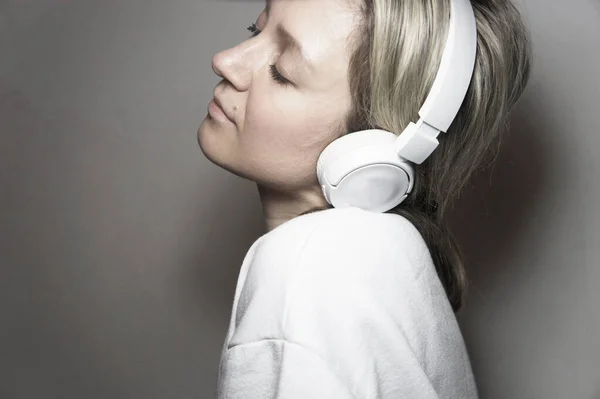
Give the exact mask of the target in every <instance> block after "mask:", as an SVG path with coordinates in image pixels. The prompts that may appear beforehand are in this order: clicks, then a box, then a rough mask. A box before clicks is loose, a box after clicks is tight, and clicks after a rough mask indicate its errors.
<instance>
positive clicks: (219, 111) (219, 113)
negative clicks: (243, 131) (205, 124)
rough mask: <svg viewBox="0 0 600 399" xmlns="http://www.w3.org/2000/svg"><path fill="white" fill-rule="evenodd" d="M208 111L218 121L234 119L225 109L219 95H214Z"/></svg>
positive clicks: (230, 121)
mask: <svg viewBox="0 0 600 399" xmlns="http://www.w3.org/2000/svg"><path fill="white" fill-rule="evenodd" d="M208 113H209V114H210V116H212V117H213V119H215V120H218V121H221V122H229V123H233V121H232V120H231V118H230V117H229V116H228V115H227V114H226V113H225V111H224V110H223V106H222V104H221V101H220V100H219V99H218V98H217V97H214V98H213V99H212V100H211V102H210V103H209V104H208Z"/></svg>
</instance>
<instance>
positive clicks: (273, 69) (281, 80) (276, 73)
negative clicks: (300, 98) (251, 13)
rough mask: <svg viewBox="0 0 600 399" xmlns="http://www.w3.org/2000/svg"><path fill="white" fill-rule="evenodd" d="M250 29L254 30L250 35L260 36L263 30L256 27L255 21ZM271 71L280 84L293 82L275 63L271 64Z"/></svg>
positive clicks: (285, 84) (284, 84)
mask: <svg viewBox="0 0 600 399" xmlns="http://www.w3.org/2000/svg"><path fill="white" fill-rule="evenodd" d="M248 30H249V31H250V32H252V36H250V37H255V36H258V34H259V33H260V32H261V30H260V29H258V28H257V27H256V24H254V23H253V24H252V25H250V26H249V27H248ZM269 71H270V72H271V76H272V77H273V79H274V80H275V81H276V82H277V83H278V84H280V85H283V86H287V85H289V84H291V82H290V81H289V80H287V79H286V78H284V77H283V76H282V75H281V73H279V71H278V70H277V67H276V66H275V65H274V64H271V65H269Z"/></svg>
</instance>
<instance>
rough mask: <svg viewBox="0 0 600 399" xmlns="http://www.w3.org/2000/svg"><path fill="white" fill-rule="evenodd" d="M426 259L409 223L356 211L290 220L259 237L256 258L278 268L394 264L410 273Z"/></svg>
mask: <svg viewBox="0 0 600 399" xmlns="http://www.w3.org/2000/svg"><path fill="white" fill-rule="evenodd" d="M427 255H429V251H428V249H427V245H426V243H425V241H424V240H423V238H422V236H421V234H420V233H419V231H418V230H417V228H416V227H415V226H414V225H413V224H412V223H411V222H410V221H409V220H407V219H406V218H404V217H402V216H400V215H397V214H391V213H375V212H369V211H365V210H362V209H360V208H356V207H350V208H333V209H328V210H324V211H319V212H315V213H310V214H306V215H302V216H298V217H296V218H294V219H291V220H289V221H287V222H286V223H284V224H282V225H280V226H278V227H277V228H276V229H274V230H272V231H271V232H269V233H268V234H266V235H265V236H263V237H262V239H261V242H260V243H259V245H258V246H257V250H256V254H255V256H257V257H258V259H261V258H264V257H267V258H270V259H272V260H276V261H277V263H279V264H281V262H282V261H285V260H286V259H288V260H289V259H290V258H293V259H297V260H300V257H302V258H303V261H302V263H307V262H309V263H310V264H315V263H318V264H323V263H326V264H327V267H328V268H329V269H332V270H334V269H338V268H345V269H347V268H348V267H351V266H352V265H357V266H358V267H360V268H361V269H367V268H368V267H369V265H370V266H371V267H374V266H375V265H378V266H379V267H385V265H392V264H393V265H395V266H394V267H399V266H402V264H404V265H405V266H410V267H411V268H412V269H414V268H415V267H416V268H418V265H419V264H420V263H421V262H422V260H423V258H424V257H426V256H427ZM304 267H310V265H309V266H304ZM413 271H414V270H413Z"/></svg>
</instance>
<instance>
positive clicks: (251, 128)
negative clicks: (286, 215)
mask: <svg viewBox="0 0 600 399" xmlns="http://www.w3.org/2000/svg"><path fill="white" fill-rule="evenodd" d="M324 111H326V110H323V109H319V107H315V106H311V105H309V104H307V102H306V101H301V99H298V98H294V96H292V95H289V96H287V97H285V98H284V97H283V95H280V96H278V97H275V96H272V97H268V98H260V99H259V98H249V100H248V103H247V106H246V114H245V118H244V125H243V129H242V131H241V132H240V133H239V140H240V149H241V151H242V154H243V155H242V156H243V158H244V159H245V160H246V162H247V163H248V164H247V166H249V167H251V168H252V169H254V171H255V172H257V173H261V174H262V175H263V176H264V177H265V178H266V179H268V180H269V181H272V182H280V183H282V184H288V183H290V184H300V183H302V184H306V183H307V182H312V181H313V180H315V179H316V169H315V167H316V166H315V165H316V162H317V158H318V157H319V154H320V152H321V150H322V149H323V148H324V147H325V146H326V144H327V143H328V139H329V137H330V136H331V132H330V130H331V129H330V127H329V125H330V124H331V121H330V120H329V119H331V116H328V115H327V112H324Z"/></svg>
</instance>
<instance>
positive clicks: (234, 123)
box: [198, 0, 358, 191]
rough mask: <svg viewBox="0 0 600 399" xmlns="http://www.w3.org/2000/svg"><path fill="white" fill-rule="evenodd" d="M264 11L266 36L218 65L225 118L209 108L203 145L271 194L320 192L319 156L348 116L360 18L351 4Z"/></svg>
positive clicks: (290, 0) (281, 3) (279, 1)
mask: <svg viewBox="0 0 600 399" xmlns="http://www.w3.org/2000/svg"><path fill="white" fill-rule="evenodd" d="M267 3H269V4H268V5H267V7H266V9H265V10H264V11H263V12H262V13H261V14H260V16H259V17H258V20H257V22H256V27H257V28H258V29H259V30H260V31H261V32H260V33H259V34H258V35H256V36H253V37H251V38H249V39H247V40H245V41H243V42H242V43H240V44H238V45H237V46H235V47H233V48H230V49H228V50H224V51H221V52H220V53H218V54H216V55H215V56H214V57H213V60H212V66H213V70H214V71H215V73H216V74H217V75H219V76H221V77H222V78H223V80H222V81H221V82H219V84H217V86H216V88H215V91H214V94H215V98H217V99H218V100H219V101H220V102H221V105H222V109H223V111H224V112H225V114H226V115H227V117H228V118H226V119H219V118H218V117H217V118H214V117H213V116H211V114H212V113H213V110H214V108H212V106H210V105H209V115H207V116H206V118H205V119H204V120H203V121H202V124H201V125H200V127H199V129H198V143H199V145H200V148H201V149H202V152H203V153H204V154H205V156H206V157H207V158H208V159H209V160H211V161H212V162H213V163H215V164H217V165H219V166H221V167H223V168H225V169H227V170H229V171H231V172H233V173H235V174H236V175H238V176H242V177H245V178H248V179H250V180H253V181H255V182H257V183H259V184H261V185H264V186H266V187H270V188H273V189H277V190H281V191H294V190H298V189H305V188H310V187H311V186H314V185H315V184H317V187H318V183H317V176H316V162H317V159H318V157H319V154H320V153H321V151H322V150H323V149H324V148H325V147H326V146H327V145H328V144H329V143H330V142H331V141H333V140H334V139H335V138H336V137H338V136H339V135H340V134H342V133H343V132H340V131H339V130H338V129H339V128H340V127H341V126H340V124H341V123H342V120H343V118H344V116H345V114H346V113H347V112H348V110H349V108H350V92H349V83H348V76H347V70H348V61H349V55H350V54H349V52H348V50H349V49H348V40H349V39H348V38H349V37H350V34H351V31H352V29H353V28H354V26H355V23H357V20H356V19H355V18H356V16H357V15H358V14H357V13H356V12H355V11H354V9H353V8H351V4H352V3H351V1H350V0H268V1H267ZM282 31H287V32H289V35H290V36H291V37H292V38H294V39H295V40H296V41H297V42H298V44H299V45H300V47H301V51H296V50H295V48H294V46H293V45H292V41H291V40H288V38H286V37H285V35H284V34H282ZM257 33H258V32H257ZM271 65H273V66H271ZM278 74H280V75H281V76H282V78H283V79H285V81H284V82H286V83H281V82H279V81H278V80H277V79H276V78H274V75H275V76H276V77H279V76H278Z"/></svg>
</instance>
